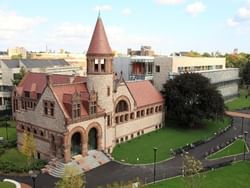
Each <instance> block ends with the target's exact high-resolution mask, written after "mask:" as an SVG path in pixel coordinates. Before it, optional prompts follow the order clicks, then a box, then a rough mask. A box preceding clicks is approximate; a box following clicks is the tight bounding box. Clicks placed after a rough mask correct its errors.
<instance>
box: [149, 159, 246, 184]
mask: <svg viewBox="0 0 250 188" xmlns="http://www.w3.org/2000/svg"><path fill="white" fill-rule="evenodd" d="M249 171H250V161H246V162H238V163H235V164H233V165H231V166H226V167H223V168H219V169H217V170H214V171H209V172H206V173H203V174H202V175H203V176H202V178H201V186H200V187H202V188H211V187H212V188H222V187H225V188H249V187H250V186H249V185H250V173H249ZM166 187H171V188H183V187H185V182H184V181H183V178H182V177H177V178H173V179H170V180H165V181H162V182H160V183H156V184H155V185H153V184H152V185H150V186H149V188H166Z"/></svg>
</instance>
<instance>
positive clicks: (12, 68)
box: [0, 59, 84, 111]
mask: <svg viewBox="0 0 250 188" xmlns="http://www.w3.org/2000/svg"><path fill="white" fill-rule="evenodd" d="M21 67H23V68H24V69H25V70H26V71H31V72H44V73H50V74H68V75H72V74H79V75H84V74H83V72H84V70H82V69H81V68H80V67H78V66H72V65H70V64H69V63H68V62H66V61H65V60H34V59H33V60H27V59H22V60H10V59H9V60H7V59H2V60H0V111H5V110H7V109H9V107H10V102H11V91H12V88H13V83H12V80H14V79H15V77H16V76H17V75H18V74H19V73H20V69H21Z"/></svg>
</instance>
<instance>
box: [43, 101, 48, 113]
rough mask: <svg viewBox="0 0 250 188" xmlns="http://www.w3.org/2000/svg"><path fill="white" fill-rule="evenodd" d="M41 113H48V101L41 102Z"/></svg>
mask: <svg viewBox="0 0 250 188" xmlns="http://www.w3.org/2000/svg"><path fill="white" fill-rule="evenodd" d="M43 113H44V115H46V116H47V115H48V102H47V101H45V102H44V103H43Z"/></svg>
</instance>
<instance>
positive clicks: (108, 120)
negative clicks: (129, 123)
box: [107, 115, 111, 126]
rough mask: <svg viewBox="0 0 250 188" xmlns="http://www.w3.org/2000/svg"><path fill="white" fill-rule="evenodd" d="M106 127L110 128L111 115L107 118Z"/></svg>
mask: <svg viewBox="0 0 250 188" xmlns="http://www.w3.org/2000/svg"><path fill="white" fill-rule="evenodd" d="M107 125H108V126H110V125H111V115H108V116H107Z"/></svg>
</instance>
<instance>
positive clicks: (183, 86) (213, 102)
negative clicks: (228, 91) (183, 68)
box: [162, 73, 224, 127]
mask: <svg viewBox="0 0 250 188" xmlns="http://www.w3.org/2000/svg"><path fill="white" fill-rule="evenodd" d="M162 94H163V97H164V98H165V105H166V108H167V115H168V117H169V118H171V119H174V120H177V121H178V123H179V124H180V125H183V126H189V127H193V126H197V125H200V124H201V123H202V120H203V119H205V118H206V119H217V118H221V117H223V115H224V100H223V98H222V95H221V94H220V93H219V92H218V91H217V90H216V88H215V86H213V85H212V84H211V83H210V81H209V79H208V78H206V77H204V76H202V75H201V74H198V73H184V74H180V75H177V76H176V77H175V78H174V79H173V80H169V81H167V83H166V84H164V86H163V91H162Z"/></svg>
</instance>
